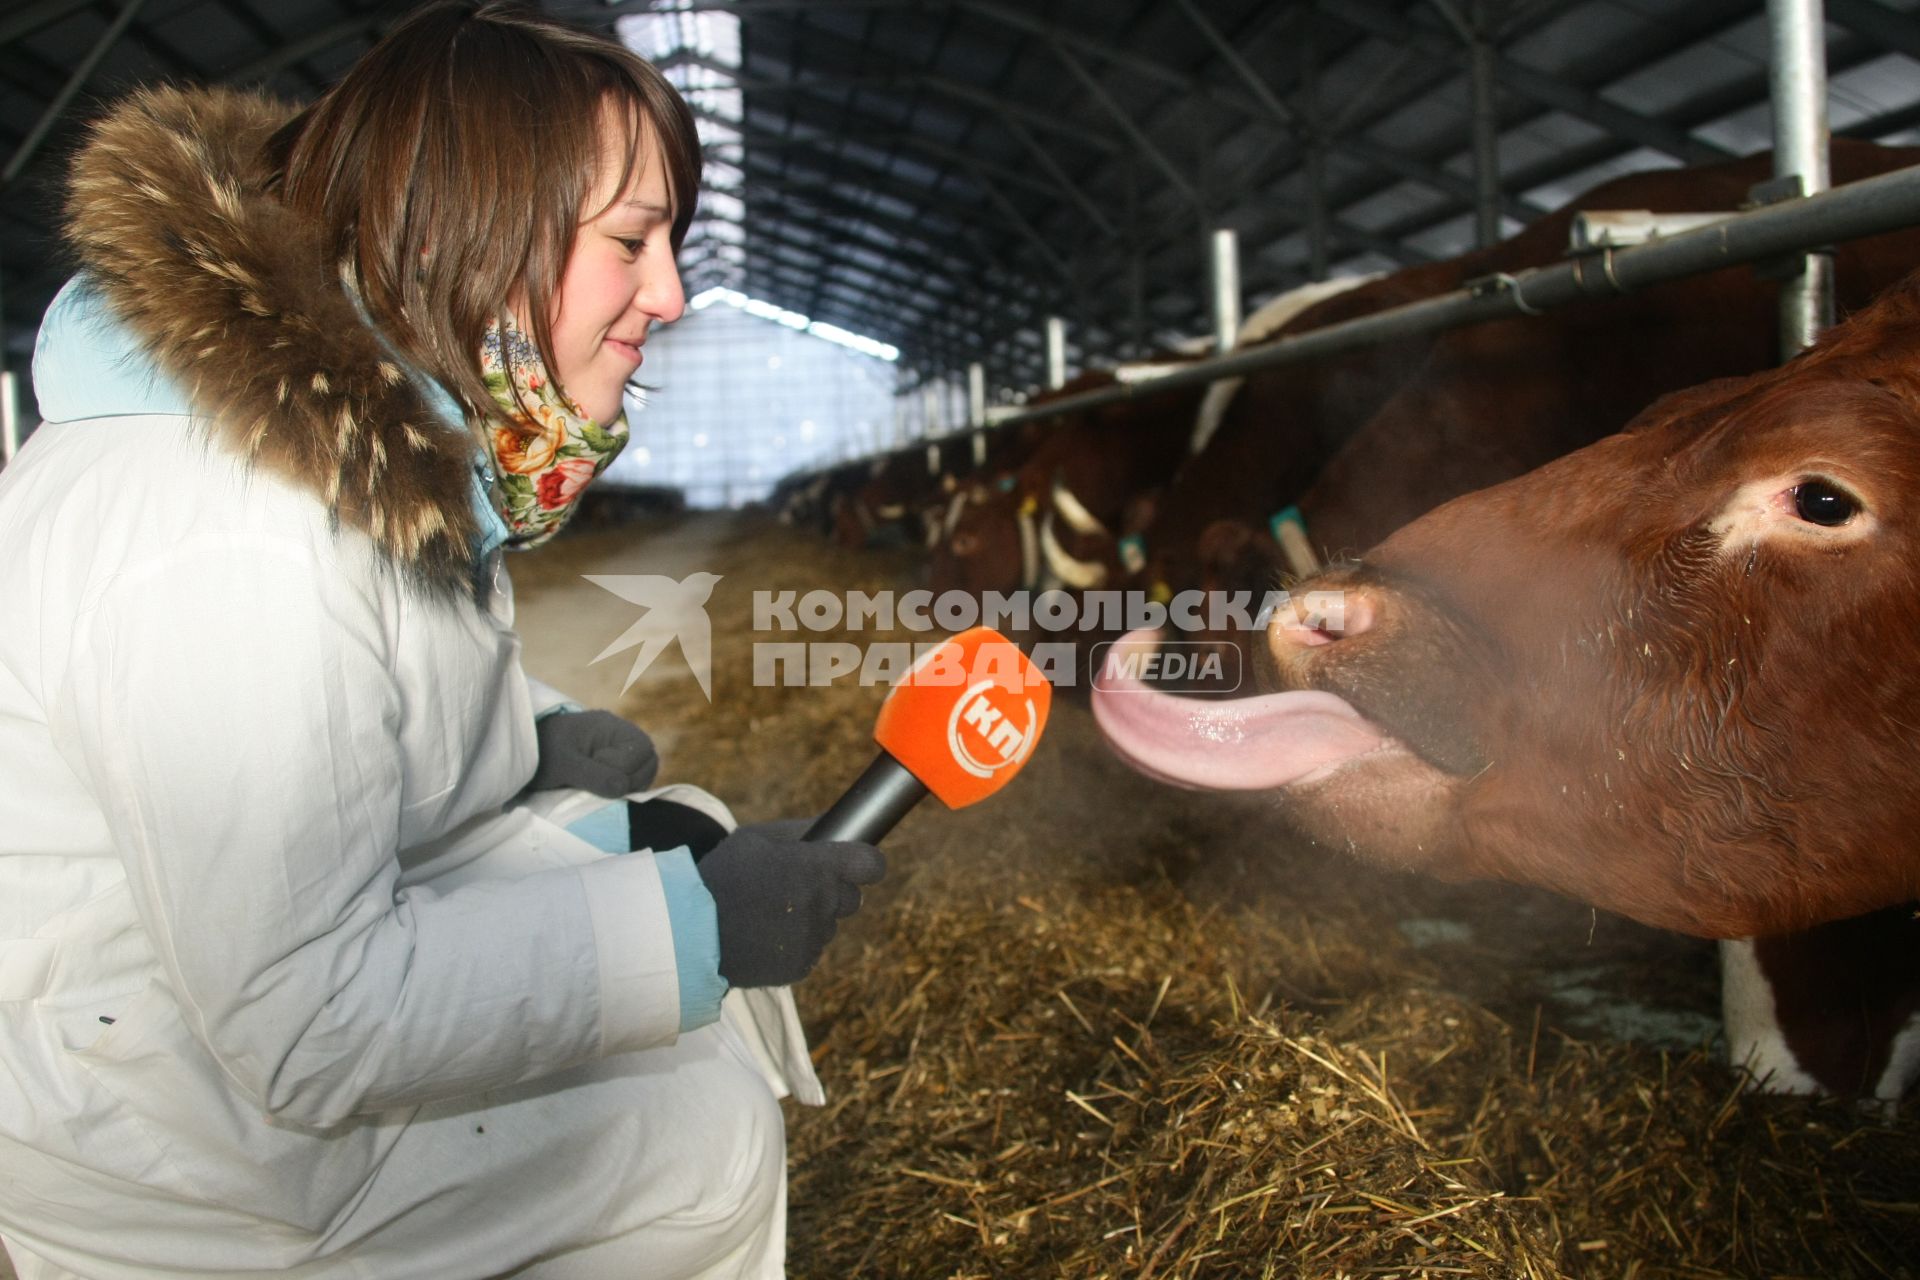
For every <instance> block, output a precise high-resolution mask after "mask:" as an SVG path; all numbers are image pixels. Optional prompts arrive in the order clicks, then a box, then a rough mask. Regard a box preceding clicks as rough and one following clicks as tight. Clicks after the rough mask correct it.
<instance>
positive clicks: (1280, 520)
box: [1267, 506, 1307, 542]
mask: <svg viewBox="0 0 1920 1280" xmlns="http://www.w3.org/2000/svg"><path fill="white" fill-rule="evenodd" d="M1289 524H1290V525H1292V526H1293V527H1294V528H1296V529H1298V530H1299V531H1300V532H1301V533H1305V532H1306V531H1307V522H1306V520H1305V519H1304V518H1303V517H1302V516H1301V514H1300V508H1299V507H1294V506H1290V507H1286V508H1284V509H1282V510H1280V511H1277V512H1275V513H1274V515H1273V518H1272V519H1270V520H1268V521H1267V532H1268V533H1271V534H1272V535H1273V540H1274V541H1275V542H1278V541H1280V529H1281V526H1283V525H1289Z"/></svg>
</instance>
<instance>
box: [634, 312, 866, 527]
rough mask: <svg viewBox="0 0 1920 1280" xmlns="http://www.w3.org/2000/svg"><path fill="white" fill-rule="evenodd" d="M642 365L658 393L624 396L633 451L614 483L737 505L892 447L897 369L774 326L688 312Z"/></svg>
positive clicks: (695, 502) (650, 343)
mask: <svg viewBox="0 0 1920 1280" xmlns="http://www.w3.org/2000/svg"><path fill="white" fill-rule="evenodd" d="M646 357H647V358H646V363H645V364H644V365H642V366H641V369H640V374H639V377H640V381H641V382H643V383H645V384H646V385H647V386H649V387H651V388H652V389H653V390H652V391H651V392H650V393H649V394H647V395H645V396H644V397H641V398H639V399H636V398H634V397H629V399H628V402H627V416H628V421H629V422H630V423H631V424H632V427H633V442H632V443H631V444H630V445H629V446H628V447H627V450H626V452H625V453H623V454H622V455H621V456H620V457H619V458H618V459H617V460H616V461H615V462H614V464H613V466H612V468H611V469H610V470H609V471H608V472H607V476H606V479H607V480H609V481H611V482H613V483H615V484H632V485H649V486H651V485H666V486H671V487H674V488H679V489H681V490H683V491H684V492H685V493H686V496H687V502H688V505H690V506H695V507H730V506H739V505H741V504H742V503H746V502H751V501H754V500H755V499H757V498H760V497H763V496H765V494H766V492H767V490H768V488H769V487H771V486H772V484H773V482H774V481H775V480H777V479H779V478H780V477H781V476H782V475H785V474H786V473H788V472H790V471H795V470H800V469H803V468H806V467H811V466H819V465H823V464H826V463H830V462H833V461H836V460H838V459H840V458H844V457H850V456H856V455H859V454H865V453H872V452H874V451H875V450H877V449H879V448H883V447H885V446H886V445H888V444H890V443H892V433H893V422H894V410H893V382H894V367H893V365H891V364H889V363H887V362H886V361H884V360H879V359H876V358H874V357H872V356H867V355H862V354H860V353H858V352H855V351H853V350H850V349H849V348H846V347H843V346H839V345H837V344H835V343H832V342H828V341H826V340H824V339H822V338H818V337H815V336H813V335H811V334H807V333H802V332H799V331H798V330H794V329H790V328H787V327H786V326H784V325H781V324H778V323H776V322H774V321H771V320H765V319H761V318H760V317H757V316H752V315H749V314H747V313H746V312H744V311H739V310H736V309H734V308H732V307H726V306H714V307H709V308H708V309H706V310H704V311H690V312H688V313H687V315H686V316H684V317H682V318H681V319H680V320H678V321H676V322H675V323H674V324H672V325H670V326H666V327H664V328H660V329H656V330H655V331H654V333H653V334H652V336H650V337H649V338H648V339H647V348H646ZM640 399H644V401H645V403H644V404H643V403H640Z"/></svg>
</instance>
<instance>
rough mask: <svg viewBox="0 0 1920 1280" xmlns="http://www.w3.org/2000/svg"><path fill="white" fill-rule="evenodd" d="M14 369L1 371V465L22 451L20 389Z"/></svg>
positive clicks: (4, 464)
mask: <svg viewBox="0 0 1920 1280" xmlns="http://www.w3.org/2000/svg"><path fill="white" fill-rule="evenodd" d="M17 381H18V380H17V379H16V378H15V377H14V375H13V370H11V369H8V370H5V371H0V467H4V466H6V465H7V464H8V463H9V462H12V461H13V455H14V454H16V453H18V452H20V389H19V387H18V386H16V385H15V384H16V382H17Z"/></svg>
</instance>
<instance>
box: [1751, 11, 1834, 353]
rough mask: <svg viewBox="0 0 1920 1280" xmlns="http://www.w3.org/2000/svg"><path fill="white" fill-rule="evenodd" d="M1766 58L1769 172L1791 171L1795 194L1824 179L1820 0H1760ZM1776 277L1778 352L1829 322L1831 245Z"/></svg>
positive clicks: (1812, 190)
mask: <svg viewBox="0 0 1920 1280" xmlns="http://www.w3.org/2000/svg"><path fill="white" fill-rule="evenodd" d="M1767 26H1768V33H1769V35H1770V37H1771V40H1772V49H1773V58H1772V61H1771V64H1770V66H1769V68H1768V81H1769V87H1770V90H1771V94H1772V98H1773V174H1774V177H1775V178H1776V179H1791V178H1797V179H1799V186H1800V194H1801V195H1804V196H1810V195H1814V194H1816V193H1818V192H1821V191H1825V190H1827V188H1828V187H1830V186H1831V185H1832V181H1831V178H1830V177H1829V171H1828V163H1827V154H1828V145H1829V143H1828V135H1827V24H1826V6H1825V4H1824V3H1823V0H1767ZM1799 266H1800V270H1799V271H1798V272H1797V273H1796V274H1794V275H1793V276H1791V277H1789V278H1788V279H1786V280H1785V281H1783V282H1782V283H1781V285H1780V354H1781V357H1782V358H1783V359H1784V358H1786V357H1788V356H1791V355H1792V354H1793V353H1794V352H1796V351H1798V350H1800V349H1801V348H1802V347H1805V346H1807V345H1809V344H1810V343H1812V342H1813V340H1814V339H1815V338H1817V337H1819V336H1820V332H1821V330H1823V329H1826V328H1827V327H1829V326H1830V325H1832V324H1833V253H1832V251H1831V250H1827V251H1825V252H1813V253H1808V254H1805V255H1803V256H1802V257H1801V259H1800V264H1799Z"/></svg>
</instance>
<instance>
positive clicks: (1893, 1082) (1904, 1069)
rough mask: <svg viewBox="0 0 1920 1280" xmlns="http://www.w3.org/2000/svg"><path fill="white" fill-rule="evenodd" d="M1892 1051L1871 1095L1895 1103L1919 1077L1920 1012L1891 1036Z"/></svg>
mask: <svg viewBox="0 0 1920 1280" xmlns="http://www.w3.org/2000/svg"><path fill="white" fill-rule="evenodd" d="M1892 1049H1893V1052H1892V1055H1891V1056H1890V1057H1889V1058H1888V1059H1887V1069H1886V1070H1885V1071H1883V1072H1881V1073H1880V1079H1879V1081H1878V1082H1877V1083H1876V1084H1875V1085H1874V1086H1873V1096H1874V1097H1875V1098H1877V1099H1879V1100H1880V1101H1882V1102H1885V1103H1888V1104H1889V1105H1891V1104H1892V1103H1896V1102H1898V1101H1900V1098H1901V1096H1902V1095H1903V1094H1905V1093H1906V1091H1907V1090H1908V1089H1909V1088H1910V1087H1911V1086H1912V1085H1913V1082H1914V1081H1915V1080H1916V1079H1920V1013H1916V1014H1914V1015H1913V1016H1912V1017H1911V1018H1908V1019H1907V1025H1906V1026H1904V1027H1902V1028H1901V1029H1900V1032H1899V1034H1897V1035H1895V1036H1894V1038H1893V1046H1892Z"/></svg>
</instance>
